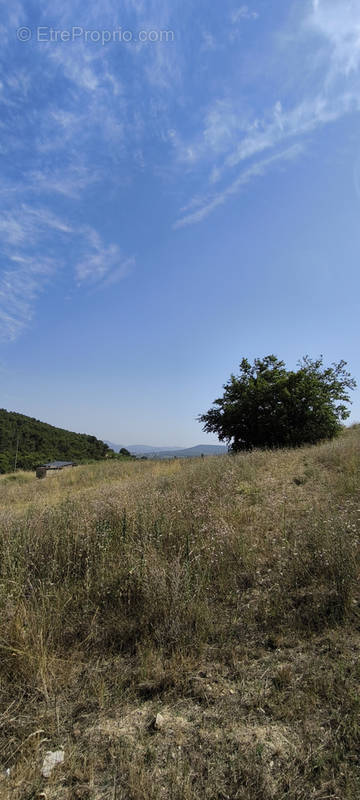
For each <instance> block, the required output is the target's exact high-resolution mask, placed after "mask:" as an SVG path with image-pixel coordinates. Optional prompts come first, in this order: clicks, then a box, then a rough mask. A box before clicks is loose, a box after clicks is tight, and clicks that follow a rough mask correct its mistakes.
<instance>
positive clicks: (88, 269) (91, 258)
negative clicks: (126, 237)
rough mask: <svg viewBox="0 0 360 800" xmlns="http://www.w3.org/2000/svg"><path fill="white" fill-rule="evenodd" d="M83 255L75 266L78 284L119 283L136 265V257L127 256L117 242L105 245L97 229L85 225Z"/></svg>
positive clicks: (83, 230)
mask: <svg viewBox="0 0 360 800" xmlns="http://www.w3.org/2000/svg"><path fill="white" fill-rule="evenodd" d="M82 234H83V236H84V245H83V250H84V252H83V255H82V257H81V259H80V260H79V261H78V262H77V264H76V266H75V275H76V279H77V281H78V284H79V285H80V284H83V283H91V284H96V285H97V286H99V285H100V284H101V283H102V284H103V285H110V284H114V283H118V282H119V280H121V279H122V278H124V277H125V276H126V275H127V274H128V272H129V270H130V268H131V267H132V266H133V265H134V263H135V259H134V258H125V257H124V256H123V254H122V252H121V249H120V247H119V246H118V245H116V244H110V245H104V244H103V242H102V240H101V237H100V236H99V234H98V233H97V231H95V230H93V229H92V228H88V227H85V228H83V229H82Z"/></svg>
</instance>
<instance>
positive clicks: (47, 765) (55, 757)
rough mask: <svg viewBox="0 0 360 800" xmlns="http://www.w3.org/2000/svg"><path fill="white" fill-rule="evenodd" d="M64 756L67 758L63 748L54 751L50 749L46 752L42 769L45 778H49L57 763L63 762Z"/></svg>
mask: <svg viewBox="0 0 360 800" xmlns="http://www.w3.org/2000/svg"><path fill="white" fill-rule="evenodd" d="M64 758H65V753H64V751H63V750H54V752H52V751H51V750H49V751H48V752H47V753H46V754H45V758H44V763H43V766H42V770H41V774H42V776H43V778H49V777H50V774H51V773H52V771H53V769H54V767H56V765H57V764H62V763H63V761H64Z"/></svg>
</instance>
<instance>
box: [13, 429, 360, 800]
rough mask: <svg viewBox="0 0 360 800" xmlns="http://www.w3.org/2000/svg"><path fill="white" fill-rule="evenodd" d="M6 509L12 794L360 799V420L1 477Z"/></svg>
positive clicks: (52, 799)
mask: <svg viewBox="0 0 360 800" xmlns="http://www.w3.org/2000/svg"><path fill="white" fill-rule="evenodd" d="M0 520H1V534H0V558H1V560H0V603H1V618H0V659H1V660H0V692H1V709H0V796H1V798H4V800H10V798H11V800H31V798H33V799H34V800H36V798H47V800H65V798H66V799H70V798H83V799H84V800H85V799H86V798H89V800H90V799H91V800H155V799H156V800H159V798H160V800H161V798H164V800H165V798H170V800H199V798H200V799H201V798H206V800H227V798H229V799H231V800H235V798H236V799H238V800H282V798H290V800H309V798H314V800H337V799H339V800H347V799H348V800H350V799H351V800H355V798H358V797H359V796H360V757H359V751H360V713H359V712H360V696H359V678H360V661H359V653H360V615H359V609H360V593H359V584H358V576H359V565H360V548H359V521H360V428H356V427H355V428H353V429H351V430H350V431H347V432H346V433H345V434H344V435H343V436H342V437H341V439H339V440H338V441H336V442H334V443H331V444H326V445H322V446H318V447H313V448H306V449H299V450H296V451H278V452H272V453H262V452H255V453H252V454H249V455H239V456H236V457H232V456H225V457H219V458H209V459H199V460H194V461H190V462H188V461H174V462H166V463H163V462H159V463H152V462H142V463H119V462H118V463H104V464H99V465H95V466H90V467H80V468H78V469H76V470H72V471H71V472H68V473H62V474H60V475H57V476H56V477H55V478H53V479H51V480H48V479H47V480H45V481H43V482H41V481H37V480H36V479H35V478H34V477H33V476H32V475H28V474H25V473H18V474H17V475H16V476H5V477H3V478H1V479H0ZM159 713H160V714H161V718H158V725H156V724H154V718H155V716H156V715H157V714H159ZM59 748H63V749H64V751H65V760H64V763H63V765H59V766H57V767H56V768H55V769H54V771H53V772H52V774H51V776H50V778H48V779H46V778H43V777H42V776H41V766H42V762H43V758H44V754H45V752H46V751H48V750H57V749H59Z"/></svg>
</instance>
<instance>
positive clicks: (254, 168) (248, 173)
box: [174, 144, 303, 228]
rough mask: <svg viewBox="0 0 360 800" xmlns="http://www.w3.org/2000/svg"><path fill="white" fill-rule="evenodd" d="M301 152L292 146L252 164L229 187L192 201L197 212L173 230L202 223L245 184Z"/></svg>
mask: <svg viewBox="0 0 360 800" xmlns="http://www.w3.org/2000/svg"><path fill="white" fill-rule="evenodd" d="M302 152H303V147H302V146H301V145H299V144H298V145H293V146H292V147H289V148H288V149H287V150H283V151H282V152H280V153H277V154H276V155H274V156H270V157H269V158H266V159H263V160H262V161H258V162H257V163H255V164H252V165H251V166H250V167H248V169H246V170H244V171H243V172H242V173H241V174H240V175H239V176H238V177H237V178H236V180H235V181H233V182H232V183H231V184H230V185H229V186H227V187H226V188H225V189H224V190H223V191H221V192H218V193H217V194H213V195H212V196H211V195H208V196H207V197H204V198H196V199H195V200H194V201H193V205H199V206H200V208H198V209H197V211H193V212H192V213H191V214H187V215H186V216H184V217H182V218H181V219H179V220H178V221H177V222H176V223H175V225H174V228H183V227H185V226H187V225H194V224H196V223H197V222H202V221H203V220H204V219H205V218H206V217H208V216H209V214H211V213H212V212H213V211H215V209H216V208H218V207H219V206H222V205H224V203H226V201H227V200H228V199H229V198H230V197H231V196H233V195H236V194H238V193H239V192H240V191H241V189H242V188H243V187H244V186H246V184H248V183H250V181H251V180H252V179H253V178H258V177H260V176H262V175H264V174H265V173H266V172H267V171H268V169H270V168H271V167H272V166H274V165H275V164H279V163H282V162H286V161H293V160H294V159H296V158H298V156H299V155H300V154H301V153H302Z"/></svg>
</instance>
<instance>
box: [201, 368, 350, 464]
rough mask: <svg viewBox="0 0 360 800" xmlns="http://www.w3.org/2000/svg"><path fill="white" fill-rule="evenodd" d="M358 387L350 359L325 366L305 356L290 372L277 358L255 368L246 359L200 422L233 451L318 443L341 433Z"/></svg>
mask: <svg viewBox="0 0 360 800" xmlns="http://www.w3.org/2000/svg"><path fill="white" fill-rule="evenodd" d="M355 386H356V383H355V380H354V379H353V378H352V377H351V375H350V373H349V372H347V371H346V362H345V361H340V362H339V363H338V364H335V363H334V364H332V366H331V367H325V366H324V363H323V357H322V356H320V358H318V359H317V360H312V359H311V358H310V357H309V356H305V357H304V358H303V359H302V360H301V361H300V362H299V364H298V369H297V370H296V371H291V370H290V371H289V370H287V369H286V367H285V363H284V361H279V359H278V358H277V357H276V356H274V355H270V356H266V357H265V358H263V359H259V358H256V359H255V361H254V363H253V364H252V365H251V364H250V362H249V361H248V360H247V359H246V358H244V359H243V360H242V362H241V364H240V374H239V375H238V376H235V375H231V376H230V379H229V381H228V382H227V383H226V384H225V386H224V387H223V388H224V394H223V396H222V397H220V398H218V399H217V400H215V401H214V406H213V407H212V408H210V409H209V411H208V412H207V413H206V414H202V415H201V416H200V417H199V418H198V419H199V421H200V422H202V423H203V424H204V428H203V430H204V431H206V432H207V433H215V434H217V436H218V437H219V439H220V440H221V441H227V442H228V444H229V446H230V448H231V450H232V451H234V452H237V451H239V450H251V449H252V448H254V447H270V448H273V447H296V446H299V445H301V444H315V442H318V441H321V440H322V439H332V438H333V437H334V436H336V435H337V434H338V433H339V432H340V430H341V429H342V424H341V423H342V422H343V421H344V420H346V419H347V418H348V416H349V413H350V412H349V411H348V409H347V405H346V404H347V403H349V401H350V398H349V394H348V391H349V390H351V389H354V388H355Z"/></svg>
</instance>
